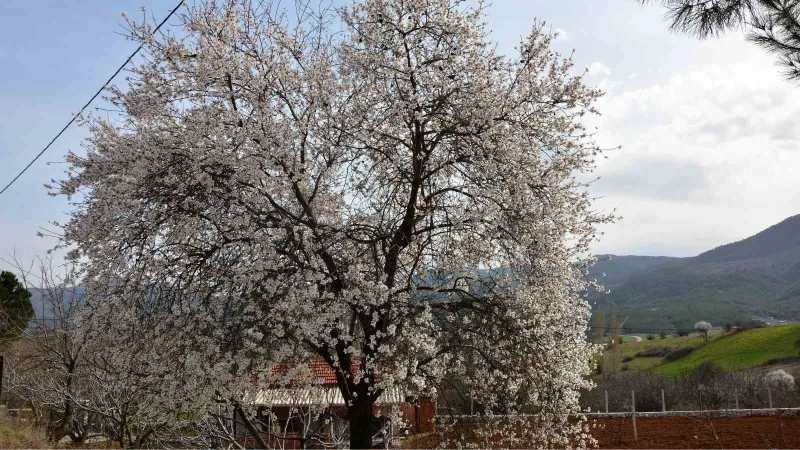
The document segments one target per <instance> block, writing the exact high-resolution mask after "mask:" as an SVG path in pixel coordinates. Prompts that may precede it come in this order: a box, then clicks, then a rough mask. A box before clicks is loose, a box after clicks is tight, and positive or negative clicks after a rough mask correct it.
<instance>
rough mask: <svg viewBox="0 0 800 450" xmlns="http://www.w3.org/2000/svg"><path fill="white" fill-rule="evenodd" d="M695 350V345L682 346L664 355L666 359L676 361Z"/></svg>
mask: <svg viewBox="0 0 800 450" xmlns="http://www.w3.org/2000/svg"><path fill="white" fill-rule="evenodd" d="M694 350H695V347H682V348H679V349H675V350H672V351H671V352H668V353H667V354H666V355H664V361H667V362H669V361H676V360H678V359H681V358H683V357H684V356H686V355H688V354H689V353H692V352H693V351H694Z"/></svg>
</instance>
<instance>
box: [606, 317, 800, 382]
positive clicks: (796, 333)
mask: <svg viewBox="0 0 800 450" xmlns="http://www.w3.org/2000/svg"><path fill="white" fill-rule="evenodd" d="M628 339H630V338H628ZM798 352H800V324H794V325H785V326H778V327H766V328H757V329H752V330H746V331H741V332H733V333H726V332H723V331H722V330H711V332H709V341H708V344H706V343H705V342H704V340H703V337H702V336H701V335H699V334H698V333H692V334H691V335H689V336H683V337H678V336H668V337H666V338H664V339H653V340H646V339H644V340H642V341H641V342H632V341H631V340H623V343H622V345H620V346H619V351H618V356H617V357H618V361H617V370H618V371H621V370H622V366H623V365H625V366H627V367H628V370H635V371H646V370H655V371H656V372H659V373H662V374H664V375H667V376H678V375H680V374H681V373H682V372H683V371H686V370H691V369H694V368H695V367H697V366H699V365H700V364H702V363H704V362H707V361H710V362H712V363H714V365H716V366H718V367H720V368H723V369H740V368H744V367H750V366H757V365H761V364H764V363H766V362H767V361H769V360H770V359H779V358H789V357H797V356H798ZM603 358H604V367H605V368H606V369H607V371H608V372H610V370H611V367H613V350H611V349H610V348H607V349H606V350H605V351H604V352H603Z"/></svg>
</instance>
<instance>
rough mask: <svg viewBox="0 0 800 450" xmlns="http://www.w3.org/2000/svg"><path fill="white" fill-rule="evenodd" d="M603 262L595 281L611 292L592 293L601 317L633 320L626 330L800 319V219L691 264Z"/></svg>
mask: <svg viewBox="0 0 800 450" xmlns="http://www.w3.org/2000/svg"><path fill="white" fill-rule="evenodd" d="M599 259H601V261H599V262H598V264H596V265H595V266H594V267H593V269H592V270H591V271H590V273H589V276H591V277H598V279H599V280H600V279H602V280H604V282H605V285H606V286H608V287H609V288H610V290H611V292H610V294H599V293H593V294H592V295H591V299H592V301H593V302H594V308H595V311H600V310H607V311H617V312H618V313H619V314H620V316H622V317H623V318H624V317H628V320H627V321H626V324H625V327H626V329H628V331H631V330H633V329H636V328H639V329H644V328H690V327H691V326H692V325H693V324H694V323H695V322H696V321H698V320H701V319H703V320H709V321H711V322H712V324H714V325H724V324H725V323H729V322H734V321H737V320H749V319H751V318H752V317H753V316H759V317H770V316H774V317H776V318H782V319H789V320H797V319H800V215H798V216H793V217H790V218H788V219H786V220H784V221H783V222H781V223H779V224H777V225H774V226H772V227H770V228H768V229H766V230H764V231H762V232H760V233H758V234H756V235H754V236H751V237H749V238H747V239H744V240H741V241H738V242H734V243H731V244H727V245H723V246H720V247H717V248H715V249H713V250H710V251H707V252H704V253H702V254H700V255H698V256H696V257H692V258H663V257H642V256H619V257H616V256H613V255H612V256H611V258H610V259H608V258H607V255H603V256H601V257H599ZM603 272H605V273H606V277H605V278H600V277H599V275H601V274H602V273H603Z"/></svg>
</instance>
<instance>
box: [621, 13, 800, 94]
mask: <svg viewBox="0 0 800 450" xmlns="http://www.w3.org/2000/svg"><path fill="white" fill-rule="evenodd" d="M637 1H638V2H639V3H642V4H644V3H652V2H653V0H637ZM660 3H661V4H662V5H663V6H664V7H665V8H666V9H667V14H666V17H667V20H669V22H671V23H670V30H672V31H677V32H684V33H688V34H692V35H694V36H697V37H698V38H700V39H703V38H707V37H711V36H719V35H720V34H723V33H724V32H726V31H728V30H731V29H736V28H738V29H743V30H745V31H746V32H747V39H748V40H749V41H750V42H753V43H755V44H756V45H758V46H759V47H761V48H763V49H764V50H766V51H768V52H770V53H774V54H776V55H778V64H779V65H780V66H782V67H783V68H784V75H785V76H786V78H787V79H789V80H791V81H795V82H797V81H800V0H660Z"/></svg>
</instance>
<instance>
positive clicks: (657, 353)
mask: <svg viewBox="0 0 800 450" xmlns="http://www.w3.org/2000/svg"><path fill="white" fill-rule="evenodd" d="M667 352H669V349H666V348H664V347H651V348H648V349H647V350H643V351H641V352H639V353H637V354H636V357H637V358H660V357H662V356H664V355H666V354H667Z"/></svg>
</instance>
